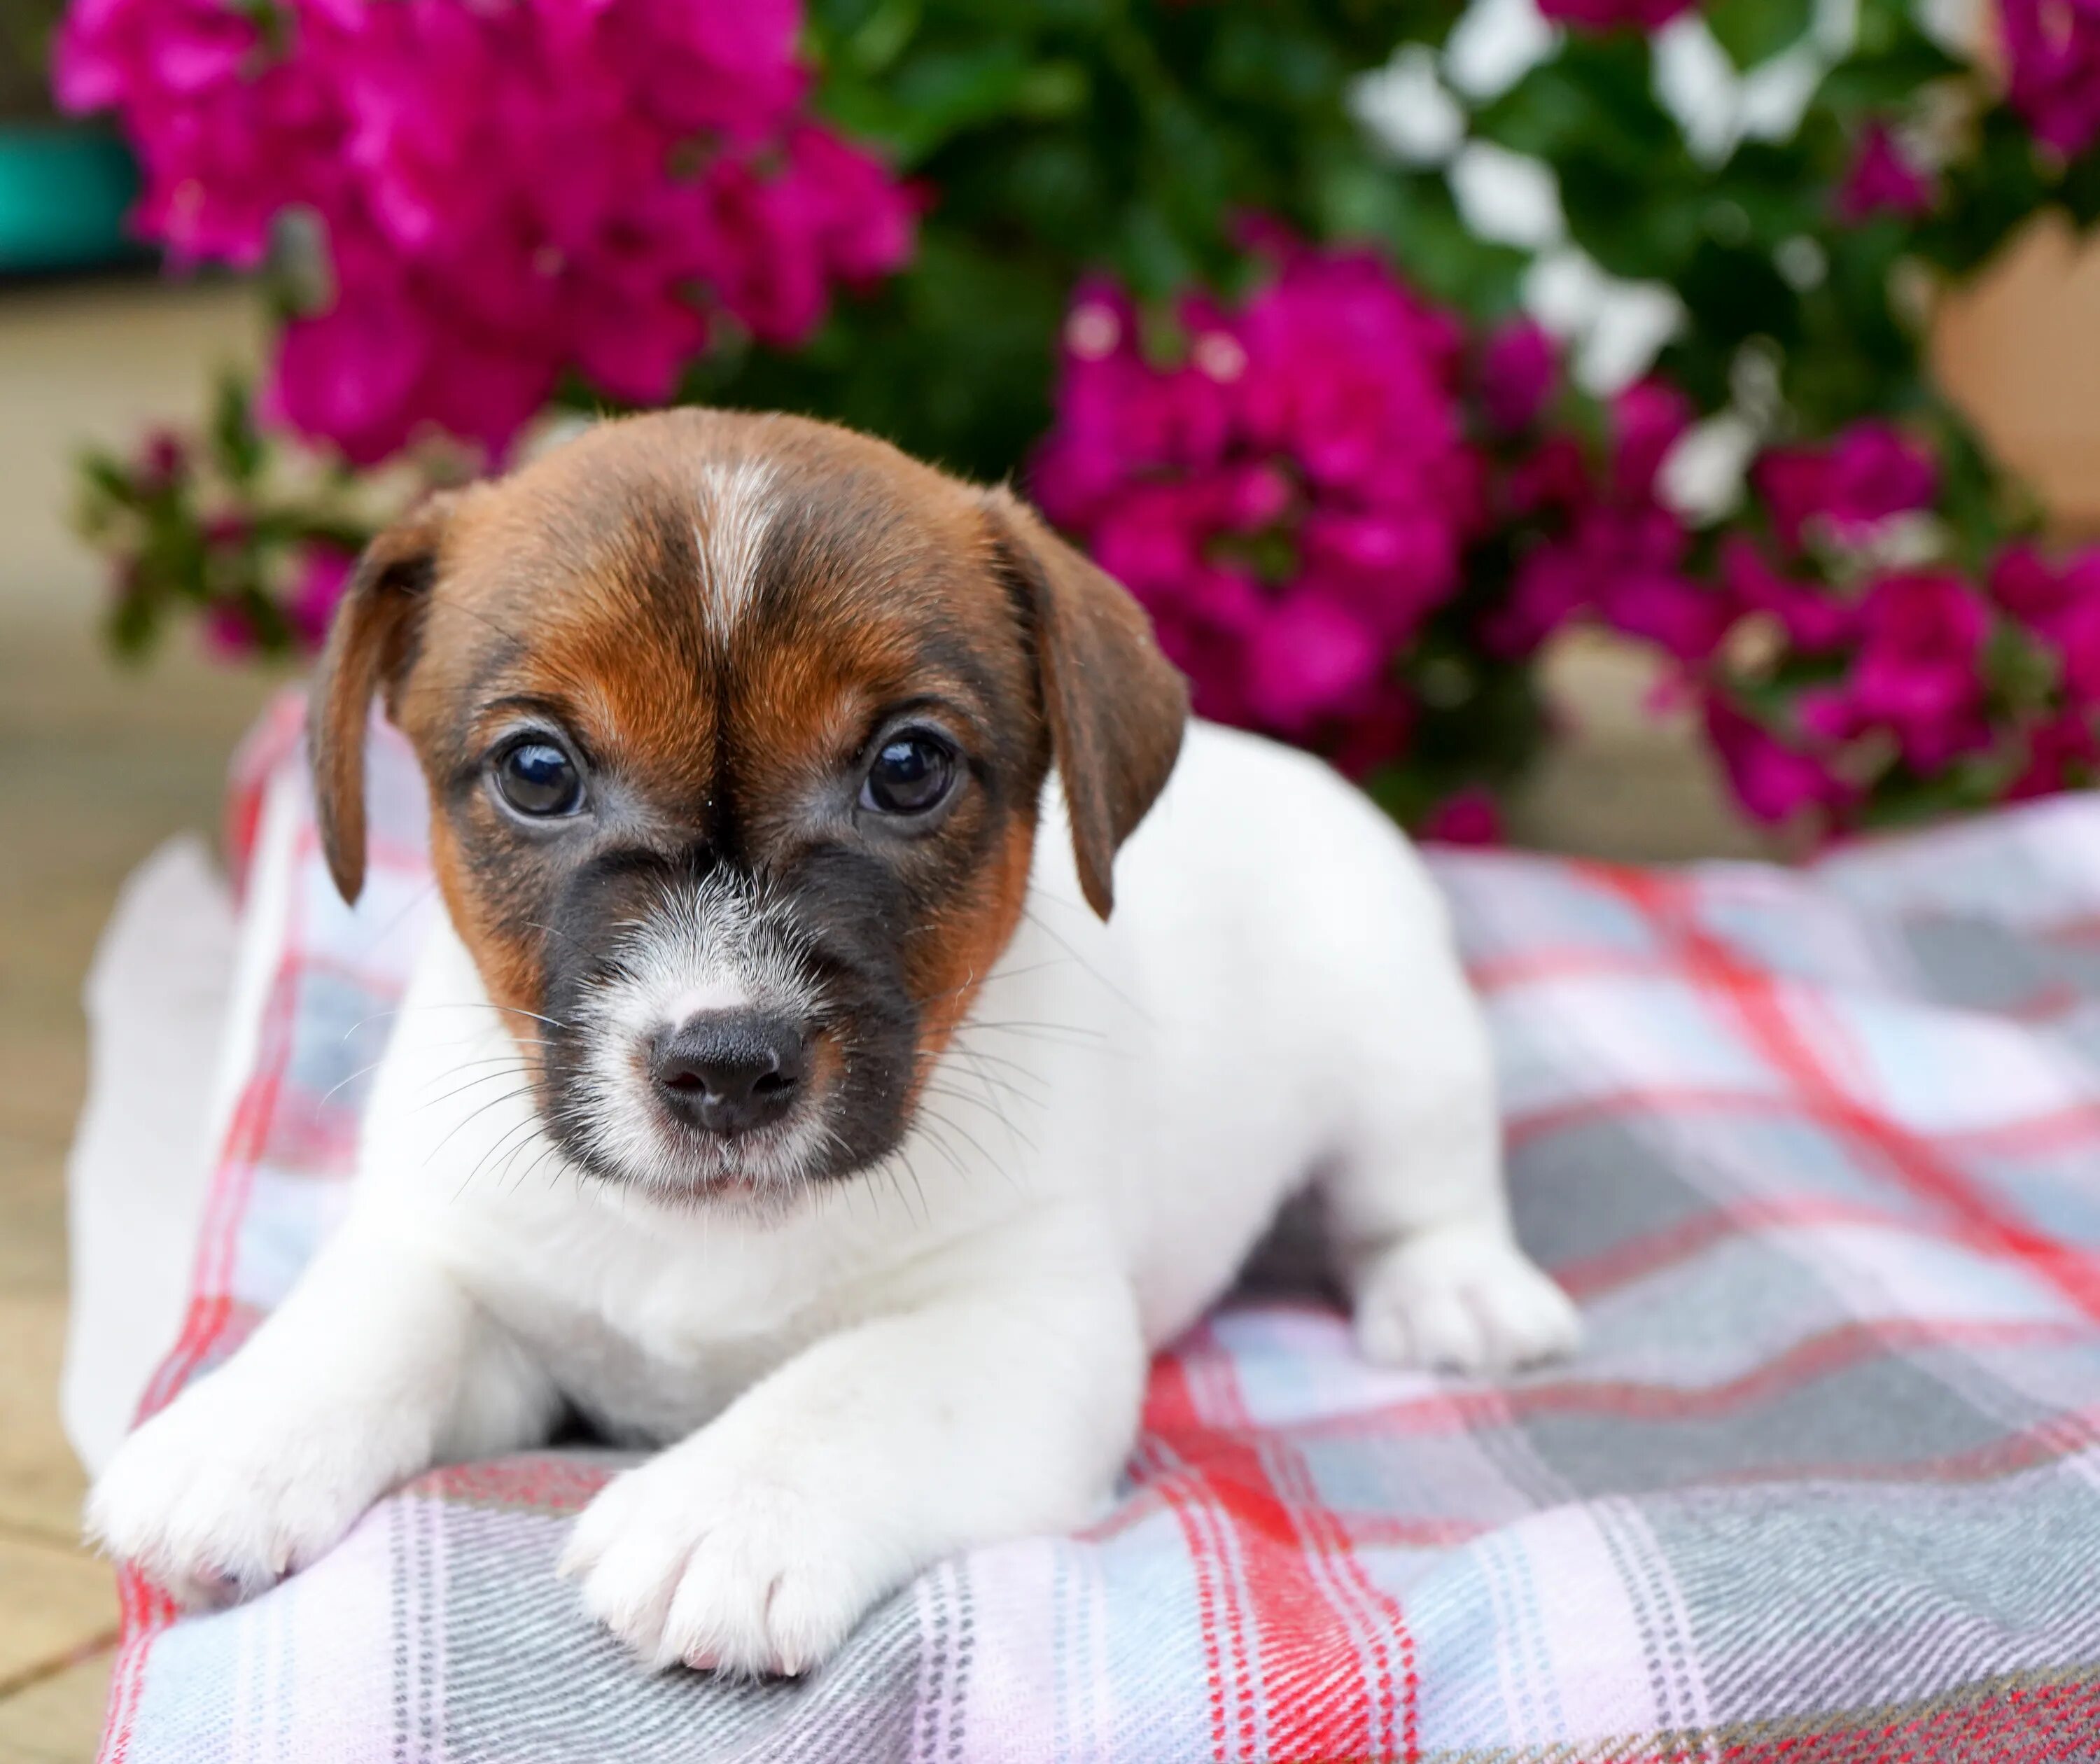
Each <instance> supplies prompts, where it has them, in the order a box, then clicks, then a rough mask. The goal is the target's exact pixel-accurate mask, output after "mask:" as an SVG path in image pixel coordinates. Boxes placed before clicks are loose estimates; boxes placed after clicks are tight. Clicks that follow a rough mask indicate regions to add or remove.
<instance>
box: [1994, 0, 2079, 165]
mask: <svg viewBox="0 0 2100 1764" xmlns="http://www.w3.org/2000/svg"><path fill="white" fill-rule="evenodd" d="M1998 28H1999V34H2000V37H2001V40H2002V42H2003V45H2004V50H2005V67H2006V84H2007V88H2008V95H2009V96H2010V99H2011V100H2012V104H2013V108H2014V109H2016V110H2018V112H2020V114H2021V115H2022V116H2023V117H2026V118H2027V126H2028V127H2029V128H2031V129H2032V130H2034V132H2035V137H2036V139H2037V140H2040V141H2041V142H2042V143H2044V144H2045V145H2046V146H2048V147H2049V148H2054V150H2055V151H2056V152H2058V153H2061V154H2062V155H2063V156H2064V157H2066V158H2070V157H2073V156H2075V155H2076V154H2079V153H2082V152H2085V149H2086V148H2089V147H2090V146H2092V145H2093V142H2094V141H2095V140H2100V0H1999V6H1998Z"/></svg>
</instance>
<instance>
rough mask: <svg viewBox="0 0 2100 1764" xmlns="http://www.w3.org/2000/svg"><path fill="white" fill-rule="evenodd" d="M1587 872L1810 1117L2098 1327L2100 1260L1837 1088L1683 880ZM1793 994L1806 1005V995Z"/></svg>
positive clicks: (1766, 977)
mask: <svg viewBox="0 0 2100 1764" xmlns="http://www.w3.org/2000/svg"><path fill="white" fill-rule="evenodd" d="M1584 868H1585V871H1586V874H1589V875H1593V876H1595V877H1596V878H1598V879H1599V880H1601V881H1603V882H1604V884H1605V885H1607V886H1608V887H1610V888H1612V889H1616V890H1617V892H1618V893H1620V894H1621V897H1624V898H1625V899H1626V901H1628V902H1630V903H1631V904H1632V905H1633V906H1635V908H1636V909H1638V910H1639V911H1641V912H1643V914H1645V915H1647V916H1648V919H1649V921H1650V922H1651V923H1652V924H1654V925H1655V926H1656V927H1657V929H1658V930H1659V931H1662V932H1666V933H1668V934H1669V935H1670V936H1671V937H1673V938H1674V939H1675V940H1676V942H1677V943H1678V946H1679V948H1680V949H1681V950H1683V960H1684V965H1685V967H1686V968H1687V971H1689V972H1691V973H1692V974H1693V975H1694V976H1695V977H1696V978H1697V980H1698V981H1700V983H1701V985H1702V986H1704V987H1705V990H1707V991H1708V992H1709V993H1710V994H1713V995H1714V996H1716V997H1718V998H1719V999H1722V1000H1723V1001H1724V1002H1725V1003H1727V1006H1728V1007H1729V1008H1730V1009H1731V1010H1732V1012H1733V1014H1734V1015H1735V1017H1736V1020H1737V1021H1738V1022H1739V1023H1740V1025H1742V1027H1743V1030H1744V1032H1745V1034H1746V1035H1748V1037H1749V1039H1750V1043H1751V1044H1752V1046H1753V1047H1755V1048H1756V1049H1757V1050H1758V1052H1760V1053H1762V1055H1763V1056H1764V1057H1765V1058H1766V1059H1767V1060H1768V1061H1770V1062H1771V1065H1773V1067H1774V1068H1775V1069H1776V1070H1777V1071H1779V1072H1780V1074H1783V1075H1784V1076H1785V1078H1787V1079H1788V1080H1789V1082H1790V1083H1792V1084H1793V1087H1795V1089H1796V1090H1797V1091H1798V1092H1799V1093H1800V1095H1801V1096H1802V1097H1803V1098H1804V1099H1805V1100H1807V1103H1808V1104H1809V1105H1811V1109H1812V1110H1813V1112H1814V1113H1815V1116H1816V1117H1817V1118H1819V1119H1820V1120H1822V1121H1824V1122H1827V1123H1829V1124H1830V1125H1832V1126H1835V1127H1842V1128H1843V1129H1844V1130H1845V1131H1846V1132H1847V1134H1848V1135H1849V1136H1851V1138H1852V1139H1853V1140H1855V1143H1857V1144H1861V1145H1864V1146H1866V1147H1867V1148H1868V1149H1871V1150H1872V1151H1873V1152H1874V1153H1877V1154H1878V1157H1879V1160H1880V1162H1881V1163H1882V1166H1883V1167H1884V1168H1886V1170H1887V1171H1889V1172H1890V1174H1891V1175H1894V1176H1895V1178H1896V1180H1898V1181H1899V1182H1900V1183H1901V1184H1904V1186H1906V1187H1907V1188H1909V1189H1910V1191H1911V1192H1912V1193H1914V1194H1917V1195H1919V1196H1921V1197H1924V1198H1925V1199H1926V1200H1928V1201H1930V1202H1933V1203H1935V1205H1937V1206H1939V1207H1940V1208H1942V1209H1943V1210H1944V1211H1945V1212H1947V1213H1948V1214H1949V1215H1952V1217H1953V1218H1954V1219H1956V1220H1957V1221H1958V1222H1960V1223H1961V1224H1963V1225H1964V1226H1965V1227H1966V1228H1969V1229H1970V1230H1972V1231H1975V1232H1979V1233H1983V1235H1984V1236H1986V1237H1989V1238H1991V1239H1992V1240H1993V1241H1995V1243H1996V1246H1997V1248H1998V1249H1999V1250H2001V1253H2003V1254H2005V1255H2009V1256H2010V1257H2012V1258H2014V1259H2018V1260H2019V1261H2021V1262H2023V1263H2026V1264H2027V1266H2028V1267H2029V1268H2032V1269H2033V1270H2034V1271H2035V1272H2036V1273H2037V1274H2039V1275H2040V1276H2041V1277H2042V1278H2043V1279H2044V1280H2045V1281H2048V1282H2049V1284H2050V1285H2051V1286H2054V1287H2055V1288H2056V1289H2057V1290H2058V1291H2059V1292H2061V1293H2062V1294H2063V1295H2064V1296H2065V1297H2066V1298H2067V1299H2069V1300H2070V1301H2071V1303H2073V1304H2075V1305H2076V1306H2077V1307H2078V1308H2079V1309H2080V1310H2081V1311H2083V1312H2085V1314H2086V1315H2087V1316H2089V1317H2092V1318H2093V1319H2094V1320H2095V1321H2100V1260H2096V1259H2095V1258H2094V1257H2093V1255H2089V1254H2087V1253H2085V1252H2081V1251H2079V1250H2073V1249H2071V1248H2070V1247H2069V1246H2066V1245H2063V1244H2059V1243H2057V1242H2055V1241H2053V1240H2051V1239H2049V1237H2045V1236H2043V1235H2042V1234H2041V1233H2039V1232H2036V1231H2035V1230H2033V1229H2032V1228H2030V1227H2029V1226H2028V1225H2027V1224H2026V1223H2025V1222H2024V1221H2023V1220H2021V1219H2017V1218H2015V1217H2014V1216H2012V1215H2010V1214H2008V1213H2007V1212H2005V1211H2004V1210H2003V1209H2001V1207H1999V1206H1997V1205H1996V1203H1995V1202H1993V1201H1992V1198H1991V1197H1989V1196H1988V1195H1987V1194H1986V1193H1983V1191H1982V1189H1980V1188H1979V1187H1978V1186H1977V1185H1976V1184H1974V1183H1972V1182H1970V1180H1968V1178H1967V1177H1966V1176H1965V1175H1964V1174H1963V1173H1962V1172H1961V1171H1960V1170H1958V1169H1957V1168H1956V1167H1955V1166H1953V1165H1952V1164H1951V1163H1949V1162H1948V1161H1947V1160H1945V1159H1944V1158H1941V1157H1940V1156H1939V1154H1938V1153H1936V1152H1935V1149H1933V1147H1932V1146H1931V1144H1930V1143H1929V1142H1928V1141H1927V1140H1926V1139H1925V1138H1924V1137H1923V1136H1921V1135H1918V1134H1916V1133H1913V1132H1911V1131H1908V1129H1906V1128H1904V1127H1900V1126H1899V1125H1898V1124H1897V1123H1896V1122H1893V1121H1891V1120H1890V1119H1889V1118H1888V1117H1887V1116H1886V1115H1884V1114H1880V1113H1878V1112H1877V1111H1876V1110H1874V1109H1870V1108H1868V1107H1867V1106H1866V1105H1864V1104H1862V1103H1860V1102H1858V1101H1856V1100H1855V1099H1853V1098H1852V1097H1851V1096H1846V1094H1845V1093H1844V1091H1842V1090H1841V1089H1839V1088H1838V1086H1837V1085H1836V1084H1835V1083H1833V1082H1832V1080H1831V1078H1830V1074H1829V1071H1828V1069H1826V1066H1825V1064H1824V1061H1823V1060H1822V1059H1821V1058H1820V1056H1818V1054H1817V1052H1816V1051H1815V1048H1814V1047H1811V1045H1810V1044H1809V1042H1808V1040H1807V1037H1806V1036H1804V1035H1803V1034H1802V1031H1801V1028H1800V1025H1798V1023H1797V1022H1796V1021H1794V1018H1793V1016H1792V1014H1791V1012H1789V1008H1788V1000H1787V997H1786V995H1785V981H1781V980H1779V979H1777V978H1776V977H1774V976H1772V975H1771V974H1767V973H1762V972H1758V970H1756V969H1754V968H1749V967H1746V966H1745V965H1744V964H1743V963H1741V962H1740V961H1739V960H1738V959H1736V955H1735V952H1734V951H1733V950H1731V949H1729V948H1728V947H1727V945H1725V944H1724V943H1723V942H1721V941H1720V940H1719V939H1718V938H1717V937H1714V936H1713V935H1712V934H1711V933H1710V932H1708V931H1707V930H1706V929H1705V927H1703V926H1702V925H1701V924H1699V923H1698V921H1697V919H1696V917H1695V916H1694V915H1693V913H1692V906H1691V899H1692V897H1691V896H1690V894H1689V893H1688V891H1687V889H1686V887H1685V885H1684V884H1683V882H1682V881H1681V880H1679V879H1677V878H1674V877H1671V876H1665V875H1645V874H1642V873H1640V872H1638V871H1623V870H1614V869H1612V868H1611V867H1608V866H1604V865H1595V866H1586V867H1584ZM1799 996H1800V997H1801V999H1802V1004H1803V1006H1804V1008H1806V1007H1807V1004H1808V1002H1809V1000H1808V998H1807V995H1806V994H1801V995H1799Z"/></svg>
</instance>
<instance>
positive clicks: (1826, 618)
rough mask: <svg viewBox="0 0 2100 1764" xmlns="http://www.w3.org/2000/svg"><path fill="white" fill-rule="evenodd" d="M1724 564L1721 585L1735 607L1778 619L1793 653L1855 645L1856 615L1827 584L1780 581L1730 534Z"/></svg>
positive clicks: (1754, 550) (1755, 550)
mask: <svg viewBox="0 0 2100 1764" xmlns="http://www.w3.org/2000/svg"><path fill="white" fill-rule="evenodd" d="M1720 564H1721V580H1722V581H1723V584H1724V585H1725V586H1726V587H1727V591H1728V593H1730V594H1731V595H1732V596H1733V597H1734V598H1735V600H1736V603H1737V605H1738V606H1740V608H1741V609H1742V610H1743V611H1746V612H1761V613H1764V614H1767V615H1769V616H1771V617H1772V618H1774V619H1776V620H1778V621H1779V623H1780V628H1781V629H1783V630H1784V631H1785V633H1786V637H1787V642H1789V644H1790V645H1791V646H1793V648H1795V649H1797V650H1808V651H1811V652H1815V651H1820V650H1833V649H1839V648H1842V647H1843V646H1844V645H1845V644H1846V643H1847V642H1851V639H1852V636H1853V633H1854V632H1855V630H1856V628H1857V626H1858V615H1857V614H1856V612H1855V609H1854V608H1853V607H1852V606H1851V605H1850V604H1848V603H1847V602H1845V601H1843V600H1841V599H1839V598H1838V596H1837V595H1836V593H1834V592H1833V590H1832V589H1829V587H1827V586H1826V585H1825V584H1823V583H1820V582H1814V581H1809V582H1802V581H1796V580H1793V579H1791V578H1789V577H1787V576H1781V575H1780V573H1779V572H1778V571H1776V570H1774V569H1773V568H1772V567H1771V565H1770V564H1769V563H1767V562H1766V561H1765V558H1764V554H1763V553H1762V552H1760V551H1759V550H1758V548H1757V546H1756V545H1754V543H1752V541H1751V540H1749V539H1747V538H1745V536H1743V535H1741V534H1740V533H1731V534H1730V535H1729V536H1727V538H1726V539H1724V540H1723V541H1722V542H1721V557H1720Z"/></svg>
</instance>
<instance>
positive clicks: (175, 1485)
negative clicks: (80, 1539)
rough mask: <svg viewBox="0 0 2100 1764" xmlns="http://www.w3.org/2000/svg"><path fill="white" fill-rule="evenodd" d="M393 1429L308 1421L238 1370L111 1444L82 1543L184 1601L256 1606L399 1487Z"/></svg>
mask: <svg viewBox="0 0 2100 1764" xmlns="http://www.w3.org/2000/svg"><path fill="white" fill-rule="evenodd" d="M387 1431H389V1430H388V1429H386V1427H383V1426H367V1425H364V1424H361V1422H360V1418H356V1417H353V1416H346V1415H323V1414H316V1413H315V1409H314V1405H312V1404H311V1402H305V1403H302V1402H299V1401H298V1400H297V1399H296V1396H292V1397H290V1398H289V1400H287V1393H284V1392H280V1391H275V1390H274V1389H272V1388H271V1387H268V1386H267V1385H266V1384H264V1383H262V1382H261V1381H258V1380H255V1379H252V1378H243V1377H242V1376H241V1374H240V1368H239V1365H238V1363H237V1362H236V1365H233V1366H231V1367H229V1368H227V1369H226V1370H225V1371H223V1372H218V1373H214V1374H212V1375H211V1376H210V1377H208V1378H204V1379H203V1380H201V1382H200V1383H197V1384H196V1385H194V1386H192V1387H191V1388H190V1389H188V1390H187V1391H184V1392H183V1394H182V1395H181V1396H179V1397H178V1398H177V1399H176V1400H174V1402H173V1403H172V1404H170V1405H169V1406H168V1407H167V1408H165V1409H162V1410H161V1412H160V1413H158V1414H157V1415H155V1416H154V1417H153V1418H152V1419H151V1420H149V1421H148V1422H146V1423H145V1424H144V1425H143V1426H142V1427H140V1428H139V1430H138V1431H136V1432H135V1433H134V1434H132V1435H131V1436H130V1438H129V1439H127V1440H125V1441H124V1443H123V1444H121V1446H119V1447H118V1448H117V1453H116V1455H115V1456H114V1457H113V1458H111V1459H110V1461H109V1464H108V1468H107V1469H105V1470H104V1471H103V1473H102V1475H100V1477H99V1478H98V1479H97V1480H96V1482H95V1487H94V1488H92V1489H91V1490H90V1492H89V1494H88V1498H87V1508H86V1529H87V1532H88V1535H89V1537H90V1538H92V1539H93V1540H94V1541H95V1542H96V1543H97V1544H99V1546H101V1547H102V1548H103V1550H105V1551H106V1552H107V1553H108V1555H112V1556H114V1557H116V1558H117V1559H119V1560H120V1561H124V1562H128V1563H131V1564H132V1565H133V1566H134V1567H135V1568H139V1569H140V1570H141V1571H142V1572H144V1574H145V1575H146V1576H147V1577H148V1579H150V1580H152V1581H153V1582H154V1583H155V1584H156V1585H159V1586H161V1587H163V1588H165V1590H166V1591H167V1592H168V1593H169V1594H171V1595H172V1596H173V1597H174V1598H175V1599H178V1600H179V1602H181V1603H183V1604H186V1605H222V1604H226V1603H231V1602H232V1601H233V1600H235V1599H246V1598H249V1597H252V1596H253V1595H254V1594H257V1593H259V1592H262V1591H263V1590H266V1589H267V1588H268V1587H270V1586H271V1585H275V1584H276V1582H277V1581H280V1580H282V1579H283V1578H284V1577H285V1575H287V1574H289V1573H291V1572H294V1571H296V1570H297V1569H299V1568H304V1567H306V1566H307V1564H308V1563H311V1562H312V1561H313V1560H315V1558H317V1557H319V1556H321V1555H325V1554H326V1553H327V1552H328V1550H329V1549H330V1548H331V1547H333V1546H334V1544H335V1543H336V1542H337V1540H338V1539H340V1538H341V1537H342V1534H343V1533H344V1532H346V1531H348V1530H349V1529H350V1528H351V1525H352V1524H355V1522H356V1520H357V1519H358V1516H359V1515H360V1514H362V1513H363V1512H364V1510H365V1508H366V1507H367V1506H369V1505H370V1504H371V1503H372V1502H373V1499H374V1498H375V1497H377V1495H378V1494H379V1493H380V1492H381V1491H382V1489H383V1488H385V1487H386V1484H388V1483H389V1482H390V1480H393V1479H392V1477H391V1475H390V1473H389V1472H390V1469H391V1467H392V1466H390V1464H389V1463H386V1462H382V1461H381V1454H382V1453H384V1451H385V1442H384V1435H386V1433H387Z"/></svg>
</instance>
